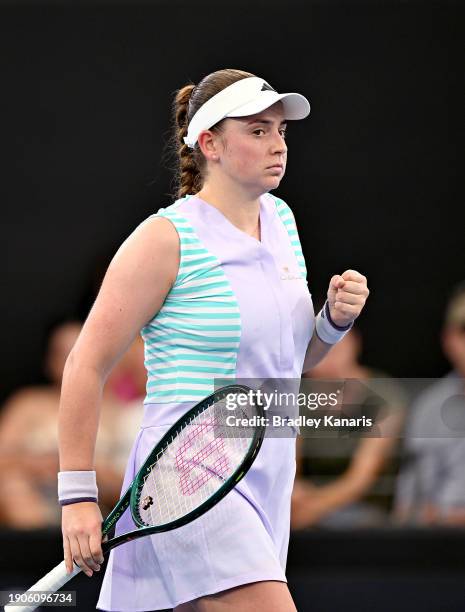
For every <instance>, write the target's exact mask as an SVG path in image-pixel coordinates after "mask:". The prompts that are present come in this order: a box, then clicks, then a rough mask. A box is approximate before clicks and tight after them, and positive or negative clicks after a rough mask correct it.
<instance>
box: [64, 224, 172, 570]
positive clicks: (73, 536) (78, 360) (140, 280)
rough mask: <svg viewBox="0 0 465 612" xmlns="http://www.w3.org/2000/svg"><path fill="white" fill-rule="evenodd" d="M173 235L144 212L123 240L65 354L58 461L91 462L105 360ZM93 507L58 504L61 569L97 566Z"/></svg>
mask: <svg viewBox="0 0 465 612" xmlns="http://www.w3.org/2000/svg"><path fill="white" fill-rule="evenodd" d="M178 267H179V239H178V235H177V232H176V230H175V228H174V226H173V225H172V224H171V222H170V221H168V220H167V219H164V218H160V217H158V218H151V219H149V220H147V221H146V222H145V223H143V224H142V225H140V226H139V227H138V228H137V229H136V230H135V231H134V232H133V234H131V236H129V238H128V239H127V240H126V241H125V242H124V243H123V245H122V246H121V247H120V249H119V250H118V252H117V253H116V255H115V257H114V258H113V261H112V262H111V264H110V266H109V268H108V271H107V274H106V276H105V279H104V281H103V284H102V287H101V289H100V292H99V295H98V297H97V299H96V301H95V303H94V306H93V307H92V310H91V312H90V313H89V316H88V318H87V321H86V323H85V324H84V327H83V329H82V331H81V334H80V336H79V338H78V340H77V342H76V344H75V346H74V348H73V350H72V351H71V353H70V355H69V357H68V360H67V362H66V366H65V370H64V374H63V383H62V392H61V400H60V412H59V424H58V429H59V450H60V468H61V470H62V471H68V470H91V469H93V466H94V450H95V440H96V436H97V427H98V422H99V413H100V399H101V395H102V388H103V385H104V383H105V380H106V377H107V376H108V374H109V372H110V370H111V368H112V367H113V366H114V365H115V363H116V362H117V361H118V359H119V358H120V357H121V355H122V354H123V353H124V351H125V350H126V349H127V348H128V347H129V345H130V344H131V342H132V340H133V339H134V337H135V335H136V334H137V333H138V332H139V331H140V329H141V328H142V327H143V326H144V325H145V324H146V323H147V322H148V321H149V320H150V319H151V318H152V317H153V316H154V315H155V314H156V313H157V312H158V311H159V309H160V308H161V306H162V304H163V302H164V300H165V298H166V295H167V293H168V292H169V290H170V288H171V287H172V285H173V283H174V282H175V279H176V275H177V270H178ZM101 520H102V517H101V514H100V510H99V508H98V506H97V505H96V504H94V503H89V502H83V503H77V504H72V505H69V506H64V507H63V521H62V527H63V546H64V552H65V561H66V565H67V568H68V571H71V569H72V559H74V560H75V561H76V562H77V563H78V564H79V565H80V566H81V567H82V568H83V570H84V571H85V573H86V574H87V575H88V576H91V575H92V570H96V571H98V569H99V564H100V563H101V562H102V561H103V558H102V551H101V530H100V529H101V527H100V526H101Z"/></svg>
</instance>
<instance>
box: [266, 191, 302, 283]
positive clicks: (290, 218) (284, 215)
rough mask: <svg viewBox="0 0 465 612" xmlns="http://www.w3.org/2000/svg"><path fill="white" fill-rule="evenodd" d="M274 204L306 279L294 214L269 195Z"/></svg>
mask: <svg viewBox="0 0 465 612" xmlns="http://www.w3.org/2000/svg"><path fill="white" fill-rule="evenodd" d="M268 195H270V196H271V197H272V198H273V200H274V202H275V204H276V210H277V211H278V214H279V216H280V217H281V221H282V222H283V223H284V227H285V228H286V230H287V233H288V234H289V239H290V241H291V245H292V247H293V249H294V254H295V256H296V258H297V262H298V264H299V268H300V271H301V273H302V274H303V276H304V278H305V279H306V278H307V267H306V266H305V259H304V255H303V253H302V246H301V244H300V240H299V234H298V233H297V226H296V224H295V218H294V213H293V212H292V210H291V209H290V208H289V206H288V205H287V204H286V202H284V201H283V200H281V199H279V198H277V197H276V196H274V195H272V194H271V193H269V194H268Z"/></svg>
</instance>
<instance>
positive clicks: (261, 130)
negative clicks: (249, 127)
mask: <svg viewBox="0 0 465 612" xmlns="http://www.w3.org/2000/svg"><path fill="white" fill-rule="evenodd" d="M258 132H263V134H264V133H265V130H264V129H263V128H257V129H256V130H254V131H253V133H254V134H255V135H256V136H260V134H259V133H258Z"/></svg>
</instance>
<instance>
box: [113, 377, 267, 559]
mask: <svg viewBox="0 0 465 612" xmlns="http://www.w3.org/2000/svg"><path fill="white" fill-rule="evenodd" d="M251 391H252V389H251V388H250V387H247V386H246V385H240V384H232V385H227V386H225V387H222V388H221V389H219V390H218V391H215V392H214V393H212V394H211V395H209V396H208V397H206V398H204V399H203V400H202V401H201V402H199V403H198V404H196V405H195V406H193V407H192V408H191V409H190V410H189V411H188V412H186V414H185V415H183V416H182V417H181V418H180V419H179V420H178V421H176V423H175V424H174V425H173V426H172V427H170V429H169V430H168V431H167V432H166V434H165V435H164V436H163V437H162V439H161V440H160V441H159V442H158V444H156V446H155V447H154V448H153V450H152V451H151V452H150V454H149V456H148V457H147V459H146V460H145V461H144V463H143V465H142V466H141V468H140V469H139V471H138V472H137V474H136V477H135V478H134V480H133V482H132V483H131V485H130V486H129V488H128V489H127V490H126V492H125V493H124V495H123V496H122V497H121V499H120V500H119V502H118V503H117V504H116V506H115V507H114V508H113V510H112V511H111V512H110V514H109V515H108V516H107V518H106V519H105V520H104V522H103V524H102V535H103V536H104V541H103V543H102V550H103V553H104V554H105V553H107V552H108V551H110V550H111V549H112V548H114V547H115V546H118V545H119V544H122V543H123V542H129V541H131V540H134V539H136V538H139V537H142V536H146V535H151V534H154V533H160V532H163V531H170V530H171V529H176V528H177V527H181V526H182V525H186V524H187V523H189V522H190V521H193V520H194V519H196V518H198V517H199V516H201V515H202V514H204V513H205V512H207V511H208V510H209V509H210V508H212V507H213V506H214V505H215V504H217V503H218V502H219V501H220V500H221V499H222V498H223V497H224V496H225V495H227V494H228V493H229V491H231V489H233V488H234V487H235V486H236V484H237V483H238V482H239V481H240V480H241V479H242V478H243V477H244V476H245V474H246V473H247V471H248V470H249V468H250V467H251V465H252V463H253V462H254V460H255V457H256V456H257V454H258V451H259V450H260V447H261V445H262V442H263V438H264V436H265V429H266V426H265V425H264V424H263V421H264V419H263V418H259V419H258V422H259V423H260V424H259V425H258V426H256V427H254V428H253V430H254V431H253V436H252V441H251V444H250V446H249V449H248V451H247V454H246V456H245V458H244V460H243V461H242V463H241V464H240V465H239V467H238V468H237V469H236V470H235V471H234V473H233V474H232V476H230V477H229V478H228V479H227V480H226V481H225V482H224V484H223V485H222V486H221V487H220V488H219V489H218V491H217V492H216V493H214V494H213V495H212V496H211V497H210V498H208V499H207V500H206V501H205V502H203V503H202V504H201V505H200V506H198V508H195V510H193V511H191V512H189V513H188V514H186V515H184V516H182V517H180V518H178V519H176V520H174V521H171V522H168V523H164V524H163V525H155V526H147V525H146V524H145V523H144V522H143V521H142V520H141V518H140V517H139V513H138V502H139V498H140V491H141V489H142V485H143V483H144V477H145V475H146V473H147V471H150V469H151V468H152V466H153V465H154V464H155V463H156V462H157V455H159V454H160V452H161V451H162V450H164V449H165V448H166V447H167V446H168V445H169V443H170V440H171V438H173V437H174V436H175V435H176V434H177V433H178V432H179V431H180V430H181V429H183V428H184V426H185V424H186V422H188V421H190V420H191V419H192V418H193V417H195V416H198V415H199V414H201V413H202V412H204V410H206V409H207V408H208V407H209V406H211V405H212V404H214V403H216V402H217V401H220V400H222V399H224V398H225V397H226V396H227V395H229V394H230V393H245V394H249V393H250V392H251ZM256 410H257V416H258V417H263V416H264V412H263V408H262V406H260V405H259V404H256ZM128 507H130V509H131V515H132V519H133V521H134V522H135V524H136V525H138V526H139V529H136V530H134V531H130V532H128V533H124V534H121V535H119V536H116V537H113V538H111V539H110V540H106V541H105V537H108V534H109V532H110V531H111V530H112V528H113V527H114V526H115V524H116V523H117V522H118V520H119V519H120V518H121V516H122V515H123V513H124V512H125V511H126V510H127V509H128Z"/></svg>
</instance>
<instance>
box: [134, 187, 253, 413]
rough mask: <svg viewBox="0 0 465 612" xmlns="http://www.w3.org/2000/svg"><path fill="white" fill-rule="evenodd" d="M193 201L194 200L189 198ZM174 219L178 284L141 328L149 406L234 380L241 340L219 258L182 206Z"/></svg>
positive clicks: (165, 213) (170, 215) (190, 397)
mask: <svg viewBox="0 0 465 612" xmlns="http://www.w3.org/2000/svg"><path fill="white" fill-rule="evenodd" d="M187 197H189V196H187ZM183 201H184V199H181V200H178V201H177V202H175V203H174V204H172V205H171V206H168V207H167V208H165V209H160V210H159V211H158V213H157V215H158V216H162V217H165V218H167V219H169V220H170V221H171V222H172V223H173V225H174V226H175V228H176V231H177V233H178V236H179V242H180V262H179V271H178V275H177V278H176V282H175V284H174V286H173V288H172V289H171V291H170V292H169V293H168V295H167V297H166V300H165V302H164V304H163V306H162V308H161V309H160V311H159V312H158V313H157V314H156V315H155V316H154V317H153V319H152V320H151V321H149V323H147V325H146V326H145V327H144V328H143V329H142V330H141V335H142V337H143V339H144V343H145V367H146V368H147V396H146V398H145V403H150V402H154V403H155V402H165V403H166V402H188V401H198V400H199V399H201V398H202V397H205V396H206V395H209V394H210V393H212V392H213V390H214V388H213V383H214V379H215V377H216V378H232V379H233V378H234V377H235V372H236V363H237V353H238V350H239V343H240V337H241V317H240V312H239V305H238V303H237V300H236V297H235V295H234V293H233V291H232V288H231V285H230V283H229V281H228V279H227V278H226V276H225V274H224V271H223V269H222V268H221V264H220V262H219V260H218V259H217V258H216V257H215V256H214V255H212V253H210V252H209V251H208V250H207V249H206V248H205V246H204V245H203V244H202V243H201V241H200V240H199V238H198V236H197V235H196V233H195V231H194V229H193V228H192V226H191V225H190V223H189V221H188V220H187V219H185V218H183V217H182V216H181V215H180V214H179V213H178V212H177V208H178V207H179V206H180V204H181V202H183Z"/></svg>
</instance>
